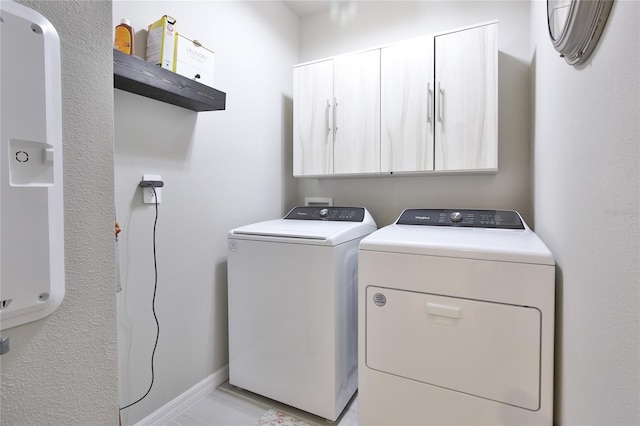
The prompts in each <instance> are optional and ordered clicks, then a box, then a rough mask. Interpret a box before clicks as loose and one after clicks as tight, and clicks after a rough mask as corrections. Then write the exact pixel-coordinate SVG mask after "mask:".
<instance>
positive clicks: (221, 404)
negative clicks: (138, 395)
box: [166, 382, 358, 426]
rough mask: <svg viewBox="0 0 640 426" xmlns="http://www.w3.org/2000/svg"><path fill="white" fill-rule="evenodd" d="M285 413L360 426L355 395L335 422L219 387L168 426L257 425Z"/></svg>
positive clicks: (333, 425) (335, 425)
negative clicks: (271, 413)
mask: <svg viewBox="0 0 640 426" xmlns="http://www.w3.org/2000/svg"><path fill="white" fill-rule="evenodd" d="M272 408H273V409H275V410H279V411H283V412H285V413H287V414H289V415H291V416H294V417H297V418H299V419H302V420H304V421H306V422H308V423H310V424H311V425H317V426H357V425H358V401H357V393H356V396H354V397H353V399H352V400H351V401H350V402H349V404H347V406H346V408H345V409H344V411H343V412H342V415H341V416H340V417H339V418H338V420H337V421H336V422H329V421H328V420H326V419H323V418H321V417H317V416H314V415H312V414H309V413H305V412H304V411H300V410H297V409H295V408H293V407H289V406H286V405H284V404H280V403H279V402H276V401H273V400H270V399H268V398H264V397H262V396H260V395H256V394H253V393H251V392H247V391H245V390H243V389H239V388H236V387H234V386H232V385H229V383H228V382H225V383H223V384H222V385H220V386H219V387H218V388H217V389H216V390H214V391H213V392H211V393H209V394H208V395H207V396H205V397H204V398H202V399H201V400H200V401H198V402H196V403H195V404H193V405H192V406H191V407H189V408H188V409H187V410H186V411H184V412H183V413H181V414H179V415H177V416H176V417H174V418H173V419H172V420H171V421H169V422H168V423H166V426H254V425H256V423H257V422H258V419H260V417H262V416H263V415H264V414H265V413H266V412H267V411H268V410H269V409H272Z"/></svg>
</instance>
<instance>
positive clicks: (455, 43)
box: [294, 22, 498, 176]
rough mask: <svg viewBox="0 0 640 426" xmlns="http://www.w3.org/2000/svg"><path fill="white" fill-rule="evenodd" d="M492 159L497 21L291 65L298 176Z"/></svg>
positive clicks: (492, 166)
mask: <svg viewBox="0 0 640 426" xmlns="http://www.w3.org/2000/svg"><path fill="white" fill-rule="evenodd" d="M319 80H320V81H319ZM310 157H311V158H310ZM497 162H498V24H497V22H496V23H491V24H487V25H481V26H476V27H471V28H466V29H462V30H459V31H451V32H447V33H442V34H439V35H436V36H425V37H420V38H416V39H412V40H409V41H406V42H402V43H398V44H395V45H391V46H386V47H382V48H379V49H373V50H369V51H365V52H362V53H355V54H349V55H343V56H338V57H335V58H333V59H328V60H325V61H321V62H315V63H311V64H306V65H300V66H297V67H295V68H294V175H295V176H322V175H348V174H378V173H415V172H428V171H483V170H497Z"/></svg>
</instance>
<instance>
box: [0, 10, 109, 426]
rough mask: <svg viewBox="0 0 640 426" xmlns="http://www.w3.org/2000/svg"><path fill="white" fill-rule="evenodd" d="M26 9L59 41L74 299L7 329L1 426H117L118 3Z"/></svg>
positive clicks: (70, 294)
mask: <svg viewBox="0 0 640 426" xmlns="http://www.w3.org/2000/svg"><path fill="white" fill-rule="evenodd" d="M20 3H23V4H25V5H27V6H28V7H31V8H32V9H35V10H36V11H38V12H40V13H41V14H42V15H43V16H45V17H46V18H47V19H48V20H49V21H50V22H51V23H52V24H53V25H54V27H55V28H56V30H57V31H58V34H59V36H60V43H61V57H62V58H61V59H62V126H63V130H62V137H63V140H62V142H63V156H64V159H63V163H64V166H63V167H64V168H63V174H64V221H65V224H64V226H65V269H66V294H65V298H64V300H63V302H62V304H61V305H60V307H58V309H57V310H56V311H55V312H53V313H52V314H51V315H50V316H48V317H46V318H44V319H42V320H39V321H35V322H32V323H29V324H26V325H22V326H17V327H13V328H11V329H8V330H3V331H2V336H3V337H5V336H6V337H9V338H10V341H11V350H10V352H9V353H7V354H5V355H2V359H1V360H0V373H1V374H0V382H1V390H0V394H1V398H2V401H1V403H0V406H1V409H0V423H1V424H2V425H4V426H10V425H45V424H46V425H89V424H91V425H98V424H105V425H106V424H111V425H115V424H117V422H118V382H117V372H118V371H117V355H116V342H117V339H116V331H117V330H116V298H115V256H114V250H113V247H114V246H113V241H114V240H113V238H114V237H113V215H114V201H113V74H112V70H111V63H112V59H111V45H112V42H113V40H112V39H111V37H112V36H111V19H110V18H111V3H110V2H108V1H92V2H81V1H20ZM3 43H4V41H3ZM25 102H28V100H25Z"/></svg>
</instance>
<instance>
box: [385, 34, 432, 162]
mask: <svg viewBox="0 0 640 426" xmlns="http://www.w3.org/2000/svg"><path fill="white" fill-rule="evenodd" d="M433 60H434V58H433V37H432V36H427V37H421V38H418V39H413V40H410V41H407V42H404V43H400V44H397V45H393V46H389V47H385V48H382V49H381V60H380V62H381V84H380V87H381V115H380V120H381V122H380V150H381V152H380V156H381V162H380V171H381V172H383V173H385V172H386V173H394V172H415V171H427V170H433V135H434V109H433V106H434V102H433V86H434V81H433V80H434V77H433Z"/></svg>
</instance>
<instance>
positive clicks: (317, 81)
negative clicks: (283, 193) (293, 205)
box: [293, 60, 334, 176]
mask: <svg viewBox="0 0 640 426" xmlns="http://www.w3.org/2000/svg"><path fill="white" fill-rule="evenodd" d="M333 102H334V99H333V60H326V61H322V62H316V63H313V64H309V65H303V66H299V67H295V68H294V69H293V175H294V176H308V175H330V174H333Z"/></svg>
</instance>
